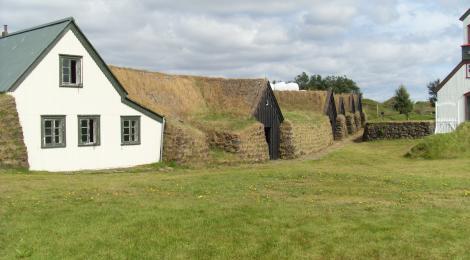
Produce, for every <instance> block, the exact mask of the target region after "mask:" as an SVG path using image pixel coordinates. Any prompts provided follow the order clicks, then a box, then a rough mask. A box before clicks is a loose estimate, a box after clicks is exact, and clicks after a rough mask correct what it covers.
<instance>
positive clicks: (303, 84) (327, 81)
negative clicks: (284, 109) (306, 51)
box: [295, 72, 361, 93]
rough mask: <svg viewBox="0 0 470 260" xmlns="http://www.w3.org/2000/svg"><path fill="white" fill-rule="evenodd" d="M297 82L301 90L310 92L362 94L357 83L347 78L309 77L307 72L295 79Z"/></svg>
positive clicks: (315, 75) (314, 75)
mask: <svg viewBox="0 0 470 260" xmlns="http://www.w3.org/2000/svg"><path fill="white" fill-rule="evenodd" d="M295 82H296V83H297V84H299V87H300V89H302V90H305V89H310V90H332V91H333V92H335V93H360V92H361V90H360V88H359V87H358V86H357V84H356V82H354V81H353V80H352V79H349V78H348V77H346V76H328V77H326V78H322V76H321V75H317V74H313V75H311V76H310V77H309V75H308V74H307V73H305V72H302V74H300V75H297V77H295Z"/></svg>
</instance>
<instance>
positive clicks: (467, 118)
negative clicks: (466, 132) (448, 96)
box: [463, 92, 470, 121]
mask: <svg viewBox="0 0 470 260" xmlns="http://www.w3.org/2000/svg"><path fill="white" fill-rule="evenodd" d="M463 96H464V97H465V101H464V103H465V121H470V114H469V113H468V109H469V107H468V99H470V92H467V93H465V94H463Z"/></svg>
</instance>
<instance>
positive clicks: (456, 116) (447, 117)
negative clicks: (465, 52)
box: [436, 65, 470, 133]
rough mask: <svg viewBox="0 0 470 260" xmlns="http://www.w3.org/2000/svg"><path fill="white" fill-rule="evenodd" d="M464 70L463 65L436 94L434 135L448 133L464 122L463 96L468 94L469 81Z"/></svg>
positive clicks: (469, 89) (469, 88) (469, 90)
mask: <svg viewBox="0 0 470 260" xmlns="http://www.w3.org/2000/svg"><path fill="white" fill-rule="evenodd" d="M465 70H466V66H465V65H464V66H462V67H461V68H460V69H459V71H458V72H457V73H455V74H454V76H453V77H452V78H451V79H450V80H449V81H448V82H447V83H446V84H445V85H444V86H443V87H442V88H441V90H439V92H438V93H437V103H436V133H446V132H450V131H452V130H453V129H452V128H454V129H455V127H456V126H458V125H459V124H461V123H462V122H464V121H465V98H464V96H463V95H464V94H465V93H468V92H470V79H467V78H466V76H467V75H466V71H465ZM451 125H453V126H452V127H451Z"/></svg>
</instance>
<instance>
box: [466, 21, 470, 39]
mask: <svg viewBox="0 0 470 260" xmlns="http://www.w3.org/2000/svg"><path fill="white" fill-rule="evenodd" d="M467 44H470V24H469V25H468V26H467Z"/></svg>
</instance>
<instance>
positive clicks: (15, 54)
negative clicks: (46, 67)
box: [0, 17, 163, 122]
mask: <svg viewBox="0 0 470 260" xmlns="http://www.w3.org/2000/svg"><path fill="white" fill-rule="evenodd" d="M69 30H71V31H72V32H73V33H74V34H75V36H76V37H77V38H78V40H79V41H80V43H81V44H82V45H83V46H84V47H85V49H86V50H87V51H88V53H89V54H90V56H91V57H92V58H93V60H94V61H95V62H96V64H97V65H98V67H99V68H100V69H101V71H102V72H103V73H104V75H105V76H106V77H107V78H108V80H109V81H110V82H111V85H112V86H113V87H114V88H115V89H116V91H117V92H118V93H119V95H120V96H121V100H122V103H124V104H126V105H128V106H130V107H132V108H134V109H135V110H137V111H140V112H141V113H143V114H145V115H147V116H149V117H151V118H153V119H154V120H157V121H159V122H163V116H161V115H159V114H157V113H155V112H153V111H151V110H149V109H148V108H146V107H143V106H142V105H140V104H139V103H137V102H135V101H133V100H131V99H129V97H128V93H127V91H126V90H125V89H124V88H123V87H122V85H121V83H120V82H119V81H118V80H117V79H116V77H115V76H114V75H113V73H112V72H111V70H110V69H109V68H108V66H107V65H106V63H105V62H104V60H103V59H102V58H101V56H100V55H99V54H98V52H97V51H96V50H95V48H94V47H93V45H91V43H90V41H89V40H88V39H87V38H86V37H85V35H84V34H83V32H82V31H81V30H80V28H78V26H77V25H76V24H75V21H74V19H73V18H72V17H69V18H65V19H62V20H58V21H55V22H51V23H47V24H43V25H39V26H36V27H32V28H30V29H26V30H22V31H18V32H14V33H11V34H9V35H7V36H5V37H0V93H2V92H7V91H14V90H15V89H16V87H18V85H19V84H20V83H21V82H22V81H23V80H24V79H25V78H26V77H27V76H28V75H29V73H30V72H31V71H32V70H33V69H34V68H35V67H36V65H37V64H38V63H39V62H40V61H41V60H42V59H43V58H44V56H46V55H47V54H48V53H49V51H50V50H51V49H52V47H54V46H55V44H56V43H57V42H58V41H59V40H60V39H61V38H62V36H63V35H64V34H65V33H66V32H68V31H69Z"/></svg>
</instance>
